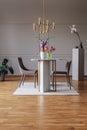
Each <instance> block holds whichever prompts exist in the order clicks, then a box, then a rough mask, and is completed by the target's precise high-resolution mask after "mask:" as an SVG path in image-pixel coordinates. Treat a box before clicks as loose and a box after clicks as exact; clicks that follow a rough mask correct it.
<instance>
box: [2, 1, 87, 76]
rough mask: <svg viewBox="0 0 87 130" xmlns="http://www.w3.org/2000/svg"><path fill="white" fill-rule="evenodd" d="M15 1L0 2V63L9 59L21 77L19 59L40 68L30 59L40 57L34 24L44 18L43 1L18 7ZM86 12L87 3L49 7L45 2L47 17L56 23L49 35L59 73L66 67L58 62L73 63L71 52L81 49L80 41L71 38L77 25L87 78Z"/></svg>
mask: <svg viewBox="0 0 87 130" xmlns="http://www.w3.org/2000/svg"><path fill="white" fill-rule="evenodd" d="M13 1H14V0H13ZM13 1H10V0H4V1H2V0H0V62H1V61H2V59H3V58H5V57H6V58H8V59H9V64H10V65H12V66H13V68H14V70H15V74H19V70H18V66H17V57H18V56H22V57H23V60H24V62H25V65H26V66H27V67H30V68H37V62H31V61H30V59H31V58H37V57H38V55H39V43H38V38H37V37H38V34H36V33H34V32H33V30H32V23H33V22H36V21H37V18H38V17H39V16H41V11H40V10H41V8H40V5H39V3H40V0H37V2H36V1H35V0H32V1H28V0H25V1H23V0H21V2H20V0H18V3H17V1H14V2H13ZM35 2H36V3H35ZM19 3H21V4H19ZM28 5H29V8H28ZM33 6H34V7H33ZM86 12H87V1H86V0H83V1H81V0H80V1H79V0H75V1H74V0H65V1H63V0H61V1H60V0H54V1H53V0H50V3H49V1H48V0H47V1H46V16H47V18H48V19H49V20H50V21H53V20H55V22H56V29H55V30H54V31H51V33H50V34H49V35H50V40H49V44H50V46H51V45H53V46H55V48H56V51H55V52H54V53H53V57H55V58H57V69H63V68H64V64H63V63H62V61H59V59H60V58H65V59H67V60H70V59H72V49H73V48H74V47H75V46H78V45H79V41H78V38H77V37H76V36H75V35H71V33H70V29H69V26H70V25H72V24H75V25H76V26H77V29H78V31H79V33H80V36H81V40H82V41H83V45H84V49H85V75H87V58H86V57H87V14H86ZM71 73H72V72H71Z"/></svg>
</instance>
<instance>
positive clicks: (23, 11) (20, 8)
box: [0, 0, 87, 24]
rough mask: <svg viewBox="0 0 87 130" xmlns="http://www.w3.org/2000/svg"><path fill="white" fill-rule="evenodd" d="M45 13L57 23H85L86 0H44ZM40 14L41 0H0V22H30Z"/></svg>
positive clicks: (86, 12) (86, 14)
mask: <svg viewBox="0 0 87 130" xmlns="http://www.w3.org/2000/svg"><path fill="white" fill-rule="evenodd" d="M45 13H46V17H47V18H48V19H49V20H52V21H55V22H56V23H57V24H67V23H73V22H74V23H75V22H76V23H78V22H79V23H81V24H87V0H45ZM39 16H42V0H0V23H32V22H36V21H37V18H38V17H39Z"/></svg>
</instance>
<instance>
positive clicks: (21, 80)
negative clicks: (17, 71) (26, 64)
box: [19, 75, 23, 87]
mask: <svg viewBox="0 0 87 130" xmlns="http://www.w3.org/2000/svg"><path fill="white" fill-rule="evenodd" d="M22 82H23V75H21V79H20V84H19V87H20V86H21V84H22Z"/></svg>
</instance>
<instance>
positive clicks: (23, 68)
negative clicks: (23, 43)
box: [18, 57, 28, 70]
mask: <svg viewBox="0 0 87 130" xmlns="http://www.w3.org/2000/svg"><path fill="white" fill-rule="evenodd" d="M18 64H19V68H20V69H22V70H28V69H27V68H26V67H25V66H24V64H23V60H22V58H21V57H18Z"/></svg>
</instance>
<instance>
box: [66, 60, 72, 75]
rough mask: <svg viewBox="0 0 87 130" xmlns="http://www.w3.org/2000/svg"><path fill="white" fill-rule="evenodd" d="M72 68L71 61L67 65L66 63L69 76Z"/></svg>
mask: <svg viewBox="0 0 87 130" xmlns="http://www.w3.org/2000/svg"><path fill="white" fill-rule="evenodd" d="M70 67H71V61H67V63H66V71H67V74H69V72H70Z"/></svg>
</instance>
